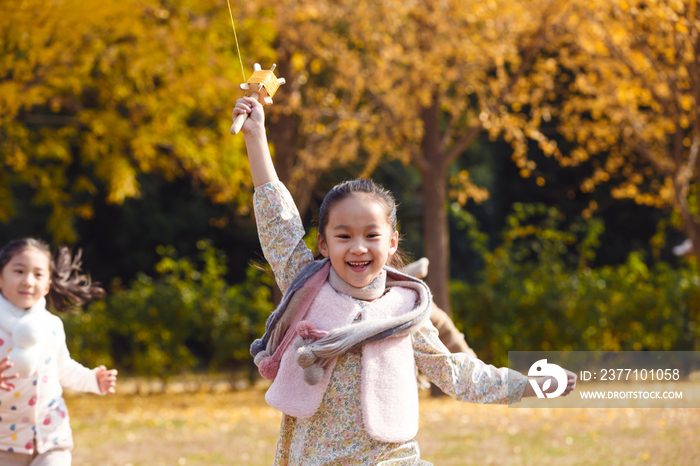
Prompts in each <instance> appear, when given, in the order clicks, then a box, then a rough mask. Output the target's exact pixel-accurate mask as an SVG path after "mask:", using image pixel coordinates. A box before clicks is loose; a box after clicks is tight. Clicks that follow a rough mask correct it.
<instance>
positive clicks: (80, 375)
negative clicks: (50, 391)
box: [56, 317, 101, 395]
mask: <svg viewBox="0 0 700 466" xmlns="http://www.w3.org/2000/svg"><path fill="white" fill-rule="evenodd" d="M56 319H57V320H58V325H59V329H57V332H56V333H57V334H58V335H59V340H60V341H59V344H58V345H57V346H58V357H57V364H58V381H59V383H60V384H61V386H62V387H65V388H70V389H71V390H75V391H78V392H91V393H97V394H98V395H100V394H101V392H100V387H99V385H98V383H97V375H96V374H95V371H94V370H91V369H88V368H87V367H85V366H83V365H82V364H80V363H79V362H77V361H75V360H73V359H71V357H70V353H69V352H68V347H67V346H66V334H65V330H64V329H63V322H61V320H60V319H59V318H58V317H56Z"/></svg>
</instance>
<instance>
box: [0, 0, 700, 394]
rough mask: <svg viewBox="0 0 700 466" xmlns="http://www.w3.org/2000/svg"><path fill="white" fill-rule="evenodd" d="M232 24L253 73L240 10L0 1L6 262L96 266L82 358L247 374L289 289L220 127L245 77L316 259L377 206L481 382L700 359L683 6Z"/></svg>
mask: <svg viewBox="0 0 700 466" xmlns="http://www.w3.org/2000/svg"><path fill="white" fill-rule="evenodd" d="M231 7H232V15H233V20H234V21H235V24H236V28H237V38H238V42H239V45H240V51H241V59H240V60H239V55H238V52H237V48H236V39H235V36H234V33H233V30H232V27H231V20H230V17H229V10H228V6H227V4H226V1H225V0H224V1H222V0H197V1H194V0H181V1H156V0H102V1H100V2H91V3H89V4H86V3H85V2H83V1H78V0H48V1H42V2H39V1H37V0H21V1H10V0H1V1H0V243H2V244H5V243H7V242H8V241H10V240H11V239H14V238H19V237H25V236H34V237H38V238H42V239H44V240H46V241H48V242H50V243H51V244H52V245H53V247H57V246H58V245H63V244H65V245H68V246H70V247H71V248H73V250H74V251H76V250H78V249H82V250H83V265H84V269H85V270H87V271H89V272H90V273H91V275H92V277H93V279H95V280H97V281H100V282H101V283H102V284H103V285H104V286H105V288H106V289H107V291H108V294H107V296H106V297H105V298H104V299H103V300H100V301H96V302H93V303H91V304H90V305H88V306H86V308H85V309H84V310H83V311H82V312H78V313H73V314H68V315H64V316H62V317H63V318H64V321H65V324H66V328H67V330H66V331H67V334H68V335H69V342H68V344H69V349H70V351H71V354H72V356H73V357H74V358H75V359H77V360H79V361H81V362H82V363H84V364H86V365H96V364H106V365H108V366H114V367H116V368H118V369H119V370H120V372H121V373H122V374H128V375H134V376H148V377H156V378H160V379H162V380H166V379H167V378H169V377H172V376H175V375H182V374H186V373H197V374H234V377H240V378H243V379H248V378H252V377H253V376H254V372H255V371H254V370H253V369H254V368H253V366H252V360H251V358H250V356H249V354H248V347H249V345H250V343H251V342H252V340H253V339H254V338H256V337H258V336H259V335H262V333H263V329H264V322H265V319H266V317H267V315H268V314H269V313H270V312H271V311H272V310H273V308H274V304H273V303H274V300H275V298H276V291H275V290H274V289H273V280H272V278H271V277H270V276H269V274H267V273H265V272H264V271H261V270H259V268H256V267H255V266H254V265H255V264H262V263H264V259H263V258H262V254H261V252H260V247H259V243H258V239H257V234H256V230H255V219H254V216H253V212H252V192H253V190H252V185H251V179H250V175H249V171H248V166H247V158H246V154H245V146H244V140H243V137H242V135H238V136H231V135H230V134H229V126H230V125H231V110H232V108H233V106H234V104H235V100H236V99H237V98H239V97H240V96H242V94H243V92H242V91H241V90H240V89H239V85H240V83H242V82H245V80H246V78H247V77H248V76H250V74H251V73H252V69H253V64H254V63H256V62H257V63H260V64H261V65H262V67H263V69H269V68H270V66H271V65H272V64H273V63H275V64H277V68H276V70H275V72H276V74H277V76H281V77H284V78H285V79H286V81H287V83H286V84H285V85H284V86H282V87H281V88H280V89H279V91H278V92H277V94H276V95H275V96H274V104H273V105H271V106H268V107H266V117H267V129H268V138H269V141H270V144H271V147H272V151H273V154H274V158H275V164H276V167H277V169H278V172H279V176H280V178H281V179H282V181H284V183H285V184H286V185H287V186H288V187H289V189H290V191H291V192H292V194H293V195H294V198H295V200H296V202H297V204H298V206H299V210H300V212H301V214H302V216H303V218H304V220H305V225H307V227H308V233H309V236H308V237H309V244H313V241H314V238H315V230H314V228H313V226H314V221H315V219H316V212H317V208H318V205H319V204H320V201H321V200H322V199H323V196H324V194H325V193H326V192H327V191H328V190H329V189H330V188H331V187H332V186H333V185H334V184H336V183H337V182H340V181H342V180H346V179H351V178H355V177H368V176H370V177H372V178H373V179H375V180H376V181H378V182H380V183H382V184H383V185H384V186H386V187H387V188H389V189H390V190H391V191H392V192H393V193H394V195H395V196H396V198H397V201H398V202H399V204H400V206H399V221H400V233H401V238H402V239H401V247H402V248H403V250H404V251H405V252H406V253H408V254H409V255H410V256H411V257H413V258H414V259H418V258H420V257H423V256H426V257H428V258H429V259H430V269H429V275H428V277H427V281H428V283H429V285H430V286H431V289H432V290H433V292H434V294H435V300H436V302H437V303H438V304H439V305H440V307H442V308H443V309H445V310H446V311H448V312H450V313H451V315H452V317H453V319H454V321H455V324H456V325H457V327H458V328H459V329H460V330H461V331H463V332H464V334H465V335H466V338H467V341H468V342H469V344H470V346H471V347H472V348H473V349H474V350H475V352H476V353H477V355H478V356H479V357H480V358H482V359H484V360H485V361H487V362H489V363H493V364H497V365H505V364H506V363H507V351H509V350H517V351H528V350H678V351H691V350H698V349H700V339H699V337H700V329H698V328H697V325H696V324H697V321H698V313H699V312H700V294H699V293H698V291H699V288H698V287H699V285H700V277H699V276H698V270H697V258H698V255H700V212H699V210H698V182H699V181H700V170H698V151H699V149H700V112H699V108H700V106H699V105H700V58H698V57H699V56H700V13H699V12H698V6H697V2H696V1H695V0H658V1H649V0H646V1H641V0H628V1H622V0H615V1H610V0H585V1H584V0H487V1H465V0H432V1H430V0H416V1H405V0H401V1H399V0H395V1H394V0H383V1H374V2H368V1H364V0H339V1H333V2H331V1H327V0H305V1H303V2H301V1H289V0H278V1H276V2H271V1H269V0H260V1H257V2H240V1H235V2H233V3H232V5H231ZM241 62H242V63H241ZM687 239H689V240H691V241H690V244H689V247H687V248H686V251H680V252H679V251H677V254H674V252H673V248H674V247H675V246H678V245H680V244H681V243H683V242H684V241H686V240H687ZM686 245H688V243H686Z"/></svg>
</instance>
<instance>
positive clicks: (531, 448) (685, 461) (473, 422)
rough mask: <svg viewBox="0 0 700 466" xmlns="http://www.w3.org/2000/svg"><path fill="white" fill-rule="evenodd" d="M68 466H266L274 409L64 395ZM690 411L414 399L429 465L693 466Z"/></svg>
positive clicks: (224, 397)
mask: <svg viewBox="0 0 700 466" xmlns="http://www.w3.org/2000/svg"><path fill="white" fill-rule="evenodd" d="M66 401H67V403H68V407H69V411H70V415H71V426H72V428H73V435H74V440H75V444H76V447H75V449H74V450H73V464H75V465H76V466H82V465H101V466H129V465H130V466H145V465H148V466H159V465H271V464H272V458H273V454H274V451H275V444H276V442H277V432H278V429H279V422H280V417H281V415H280V413H279V412H277V411H276V410H274V409H272V408H270V407H268V406H267V405H266V404H265V400H264V388H250V389H247V390H242V391H231V392H227V393H190V394H153V395H146V396H137V395H115V396H108V397H98V396H94V395H79V396H76V395H71V396H69V397H68V398H67V400H66ZM698 438H700V409H633V408H616V409H572V408H569V409H531V408H524V409H513V408H508V407H506V406H482V405H473V404H468V403H459V402H457V401H454V400H452V399H450V398H446V397H445V398H438V399H435V398H430V397H429V396H428V394H427V393H425V392H422V393H421V425H420V432H419V434H418V437H417V439H418V441H419V443H420V446H421V452H422V458H423V459H425V460H428V461H431V462H432V463H434V464H435V465H436V466H450V465H455V466H456V465H460V466H463V465H479V466H483V465H499V466H526V465H532V466H535V465H537V466H546V465H552V466H554V465H556V466H573V465H581V466H584V465H585V466H596V465H600V466H609V465H625V466H627V465H645V466H647V465H648V466H651V465H669V466H685V465H698V464H700V442H698V441H697V440H698Z"/></svg>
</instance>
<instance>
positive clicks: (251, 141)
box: [233, 97, 278, 188]
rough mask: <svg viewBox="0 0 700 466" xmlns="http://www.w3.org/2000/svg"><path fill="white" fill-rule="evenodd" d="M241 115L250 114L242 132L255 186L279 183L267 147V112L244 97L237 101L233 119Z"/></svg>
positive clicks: (253, 101) (253, 100)
mask: <svg viewBox="0 0 700 466" xmlns="http://www.w3.org/2000/svg"><path fill="white" fill-rule="evenodd" d="M241 113H249V114H250V115H249V116H248V118H247V119H246V121H245V123H244V124H243V127H242V128H241V131H242V132H243V135H244V136H245V145H246V147H247V149H248V161H249V163H250V173H251V175H252V176H253V185H254V186H255V187H256V188H257V187H258V186H262V185H264V184H265V183H269V182H270V181H277V179H278V178H277V172H276V171H275V166H274V165H273V164H272V157H270V149H269V148H268V146H267V137H266V135H265V112H263V107H262V105H261V104H260V102H258V101H257V100H255V99H253V98H252V97H242V98H240V99H238V101H236V106H235V107H234V109H233V119H234V120H235V119H236V117H237V116H238V115H239V114H241Z"/></svg>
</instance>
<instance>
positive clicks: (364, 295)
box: [328, 266, 386, 301]
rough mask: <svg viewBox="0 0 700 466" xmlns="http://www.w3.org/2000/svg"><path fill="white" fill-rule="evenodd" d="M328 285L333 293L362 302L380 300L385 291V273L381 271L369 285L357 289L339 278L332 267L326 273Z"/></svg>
mask: <svg viewBox="0 0 700 466" xmlns="http://www.w3.org/2000/svg"><path fill="white" fill-rule="evenodd" d="M328 283H329V284H330V285H331V286H332V287H333V289H334V290H335V291H337V292H339V293H343V294H346V295H348V296H350V297H353V298H355V299H361V300H363V301H372V300H375V299H377V298H380V297H381V296H382V295H383V294H384V291H385V289H386V271H385V270H382V272H381V273H380V274H379V275H377V276H376V277H375V278H374V280H372V281H371V282H370V284H369V285H367V286H363V287H362V288H357V287H355V286H352V285H350V284H349V283H348V282H346V281H345V280H343V279H342V278H340V275H338V273H337V272H336V271H335V270H334V269H333V266H331V270H330V272H329V273H328Z"/></svg>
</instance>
